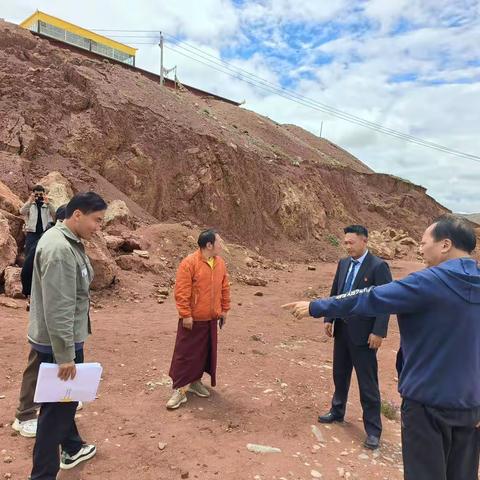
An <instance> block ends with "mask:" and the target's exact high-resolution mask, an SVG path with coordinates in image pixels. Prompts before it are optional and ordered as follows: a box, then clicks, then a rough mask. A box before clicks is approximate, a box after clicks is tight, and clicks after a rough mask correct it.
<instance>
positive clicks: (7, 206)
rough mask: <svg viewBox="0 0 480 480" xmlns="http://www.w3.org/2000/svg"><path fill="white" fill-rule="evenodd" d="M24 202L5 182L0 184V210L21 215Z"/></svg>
mask: <svg viewBox="0 0 480 480" xmlns="http://www.w3.org/2000/svg"><path fill="white" fill-rule="evenodd" d="M22 205H23V202H22V201H21V200H20V198H18V197H17V195H15V194H14V193H13V192H12V191H11V190H10V189H9V188H8V187H7V185H5V184H4V183H3V182H0V210H5V211H6V212H9V213H11V214H12V215H19V214H20V212H19V210H20V208H21V207H22Z"/></svg>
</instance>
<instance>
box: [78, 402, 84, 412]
mask: <svg viewBox="0 0 480 480" xmlns="http://www.w3.org/2000/svg"><path fill="white" fill-rule="evenodd" d="M82 409H83V402H78V407H77V412H78V411H79V410H82Z"/></svg>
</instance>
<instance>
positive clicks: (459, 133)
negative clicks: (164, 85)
mask: <svg viewBox="0 0 480 480" xmlns="http://www.w3.org/2000/svg"><path fill="white" fill-rule="evenodd" d="M36 8H39V9H42V10H45V11H46V12H48V13H51V14H53V15H57V16H60V17H62V18H65V19H67V20H70V21H73V22H75V23H79V24H81V25H82V26H85V27H87V28H102V29H107V28H111V29H132V30H136V29H145V30H150V29H151V30H163V31H164V32H166V33H167V34H169V35H172V36H175V37H177V38H181V39H182V40H184V41H187V42H188V43H189V44H191V45H193V46H195V47H196V48H200V49H201V50H202V51H205V52H207V53H209V54H211V55H214V56H216V57H219V58H222V59H223V60H226V61H228V62H229V63H231V64H232V65H234V66H236V67H240V68H243V69H245V70H247V71H249V72H252V73H254V74H255V75H258V76H259V77H262V78H265V79H266V80H268V81H269V82H271V83H272V84H274V85H277V86H281V87H283V88H288V89H289V90H292V91H293V92H295V93H296V94H299V95H303V96H305V97H308V98H310V99H312V100H314V101H316V102H323V103H325V104H328V105H331V106H333V107H335V108H338V109H341V110H345V111H347V112H349V113H351V114H353V115H356V116H359V117H362V118H365V119H367V120H369V121H372V122H376V123H381V124H383V125H385V126H386V127H388V128H392V129H395V130H399V131H401V132H404V133H407V134H412V135H419V136H422V137H424V138H425V139H426V140H429V141H432V142H435V143H439V144H442V145H446V146H448V147H451V148H453V149H457V150H461V151H465V152H468V153H473V154H476V155H480V142H479V141H478V133H477V132H478V126H477V124H478V112H479V111H480V49H479V48H478V45H479V44H480V2H479V1H477V0H328V1H322V2H319V1H318V0H296V1H292V0H262V1H249V0H202V2H198V1H197V0H176V1H175V2H171V1H167V0H156V1H155V0H139V1H138V2H136V5H135V9H133V10H132V9H131V8H130V7H129V6H128V5H127V4H126V3H124V2H116V1H114V0H104V1H103V2H95V1H94V0H85V1H84V2H83V3H82V6H81V8H79V5H78V3H76V2H65V1H60V0H36V1H32V0H18V1H16V2H10V4H8V5H5V6H3V7H2V16H4V17H5V18H6V19H7V20H10V21H15V22H18V21H21V20H22V19H23V18H25V17H26V16H28V15H29V14H30V13H31V12H32V11H34V10H35V9H36ZM124 35H126V34H124ZM119 40H121V41H124V42H125V43H129V42H133V41H138V42H145V40H140V39H138V40H136V39H132V38H126V37H125V38H123V39H121V38H119ZM153 43H154V42H153ZM168 43H169V42H168V41H167V45H168ZM171 46H173V45H171ZM138 48H139V53H138V64H139V65H140V66H142V67H144V68H147V69H150V70H153V71H158V68H159V67H158V46H156V45H138ZM166 65H167V67H168V66H173V65H178V72H179V77H180V80H181V81H184V82H185V83H188V84H191V85H196V86H198V87H199V88H203V89H205V90H210V91H214V92H217V93H219V94H221V95H224V96H228V97H231V98H235V99H238V100H244V99H245V100H246V107H247V108H250V109H253V110H255V111H257V112H259V113H261V114H264V115H268V116H270V117H271V118H272V119H274V120H276V121H278V122H280V123H295V124H298V125H300V126H302V127H304V128H306V129H308V130H310V131H312V132H314V133H317V134H318V131H319V125H320V123H321V122H322V121H323V122H324V132H325V135H326V137H327V138H329V139H330V140H332V141H334V142H336V143H338V144H339V145H341V146H342V147H343V148H346V149H347V150H349V151H351V152H352V153H353V154H355V155H357V156H358V157H359V158H360V159H361V160H362V161H364V162H365V163H367V164H368V165H369V166H370V167H372V168H373V169H375V170H376V171H379V172H385V173H391V174H394V175H398V176H400V177H404V178H406V179H408V180H410V181H412V182H415V183H418V184H421V185H423V186H425V187H427V189H428V193H429V194H430V195H432V196H434V197H435V198H436V199H437V200H439V201H440V202H441V203H443V204H445V205H446V206H447V207H449V208H451V209H453V210H455V211H465V212H474V211H476V212H480V195H479V194H478V190H479V188H478V185H479V184H480V162H474V161H471V160H467V159H461V158H457V157H452V156H448V155H445V154H442V153H440V152H436V151H433V150H429V149H424V148H421V147H418V146H414V145H411V144H406V143H404V142H401V141H399V140H396V139H393V138H390V137H387V136H383V135H380V134H378V133H375V132H372V131H370V130H366V129H364V128H362V127H360V126H357V125H353V124H349V123H347V122H345V121H342V120H339V119H336V118H334V117H331V116H328V115H326V114H323V113H321V112H318V111H317V110H312V109H310V108H308V107H306V106H302V105H299V104H297V103H294V102H291V101H289V100H287V99H285V98H282V97H279V96H277V95H275V94H273V93H272V92H267V91H265V90H262V89H261V88H258V87H254V86H253V85H249V84H247V83H245V82H242V81H241V80H239V79H232V78H231V77H229V76H227V75H226V74H222V73H219V72H216V71H213V70H212V69H211V68H209V67H207V66H205V65H202V64H200V63H198V62H196V61H194V60H192V59H188V58H186V57H184V56H182V55H181V54H180V53H179V51H178V50H177V51H172V50H169V51H167V52H166Z"/></svg>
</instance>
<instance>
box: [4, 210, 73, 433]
mask: <svg viewBox="0 0 480 480" xmlns="http://www.w3.org/2000/svg"><path fill="white" fill-rule="evenodd" d="M65 207H66V205H62V206H61V207H58V208H57V211H56V212H55V218H56V219H57V222H63V220H64V219H65ZM52 226H53V224H49V226H48V228H51V227H52ZM48 228H47V230H48ZM47 230H46V231H47ZM37 244H38V242H36V243H35V244H34V245H32V247H31V249H30V252H29V253H28V255H27V257H26V258H25V261H24V263H23V267H22V272H21V280H22V292H23V294H24V295H25V296H26V297H27V298H29V297H30V294H31V291H32V277H33V260H34V258H35V252H36V250H37ZM28 310H29V304H27V311H28ZM39 368H40V357H39V355H38V352H37V351H36V350H34V349H33V348H32V349H30V353H29V355H28V362H27V367H26V368H25V370H24V372H23V376H22V385H21V387H20V399H19V402H18V407H17V411H16V414H15V421H14V422H13V423H12V428H13V429H14V430H15V431H17V432H18V433H19V434H20V435H21V436H22V437H28V438H33V437H35V435H36V434H37V412H38V408H39V406H38V405H36V404H35V403H34V401H33V397H34V395H35V388H36V386H37V378H38V369H39Z"/></svg>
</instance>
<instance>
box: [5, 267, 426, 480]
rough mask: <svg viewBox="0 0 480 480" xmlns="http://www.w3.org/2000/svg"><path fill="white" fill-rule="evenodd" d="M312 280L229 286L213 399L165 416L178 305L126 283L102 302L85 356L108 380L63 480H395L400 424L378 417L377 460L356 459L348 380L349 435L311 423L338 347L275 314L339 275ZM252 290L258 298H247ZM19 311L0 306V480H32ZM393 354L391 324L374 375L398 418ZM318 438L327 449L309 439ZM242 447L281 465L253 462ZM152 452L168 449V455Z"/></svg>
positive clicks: (281, 275) (301, 273)
mask: <svg viewBox="0 0 480 480" xmlns="http://www.w3.org/2000/svg"><path fill="white" fill-rule="evenodd" d="M391 266H392V273H393V275H394V276H395V277H396V278H399V277H402V276H404V275H405V274H407V273H409V272H411V271H413V270H417V269H419V268H420V267H421V265H419V264H417V263H410V262H400V261H397V262H392V264H391ZM316 267H317V270H316V271H307V268H306V266H305V265H299V266H295V267H294V268H293V272H291V273H288V272H278V273H277V274H276V276H277V280H278V281H277V282H270V283H269V285H268V286H267V287H265V288H259V287H249V286H244V285H238V284H234V285H233V286H232V299H233V303H232V307H233V309H232V312H231V315H230V316H229V319H228V323H227V325H226V327H225V329H224V330H222V331H221V333H220V336H219V365H218V379H217V381H218V385H217V388H215V390H214V392H213V394H212V397H211V398H210V399H199V398H193V397H189V401H188V403H187V404H186V405H185V406H183V407H182V408H180V409H179V410H176V411H173V412H169V411H167V410H166V409H165V402H166V401H167V399H168V397H169V394H170V391H171V390H170V389H171V387H170V385H169V382H168V376H167V374H168V369H169V364H170V358H171V353H172V349H173V345H174V339H175V331H176V318H177V316H176V312H175V305H174V302H173V299H172V297H171V296H170V297H169V299H168V300H167V301H166V302H165V303H164V304H158V303H157V301H156V300H155V299H154V298H152V297H151V296H148V295H147V294H146V292H148V290H149V289H150V287H151V285H149V284H148V281H147V280H144V283H143V284H142V283H141V282H139V281H138V279H134V278H133V277H132V278H131V281H130V283H128V280H126V281H125V282H124V287H125V288H127V289H130V290H131V291H132V292H131V293H132V295H133V296H132V297H122V296H121V295H116V294H110V295H108V296H105V295H104V296H102V297H101V298H97V299H96V307H95V309H94V311H93V312H92V317H93V328H94V334H93V336H92V337H91V338H90V339H89V341H88V343H87V345H86V350H85V354H86V360H87V361H88V360H91V361H98V362H101V363H102V365H103V367H104V375H103V381H102V384H101V387H100V391H99V398H98V400H96V401H95V402H94V403H90V404H87V405H85V408H84V409H83V410H82V411H81V412H79V414H78V418H77V419H78V426H79V429H80V432H81V434H82V436H83V437H84V439H85V440H86V441H88V442H93V443H95V444H96V445H97V447H98V454H97V456H96V457H95V459H93V460H92V461H90V462H86V463H85V464H84V465H83V466H81V467H78V468H77V469H74V470H72V471H70V472H67V473H66V472H61V473H60V475H59V479H60V480H73V479H91V480H95V479H98V480H100V479H101V480H110V479H112V480H113V479H126V480H133V479H136V480H158V479H167V480H170V479H172V480H174V479H180V478H190V479H192V478H193V479H200V480H211V479H219V480H237V479H238V480H244V479H245V480H246V479H251V480H281V479H286V480H294V479H298V480H300V479H311V478H323V479H326V480H330V479H337V478H351V479H353V478H355V479H367V478H368V479H382V480H386V479H388V480H395V479H401V478H402V477H403V474H402V461H401V445H400V423H399V422H398V420H397V421H392V420H388V419H386V418H383V423H384V434H383V444H382V448H381V449H380V451H379V452H376V453H373V454H372V452H370V451H367V450H365V449H363V447H362V445H361V444H362V442H363V440H364V432H363V425H362V422H361V408H360V404H359V398H358V388H357V385H356V381H355V380H354V381H353V383H352V388H351V396H350V401H349V408H348V411H347V418H346V419H347V422H346V423H345V424H344V425H333V426H323V425H319V424H318V423H317V416H318V414H321V413H325V412H327V411H328V408H329V402H330V398H331V394H332V387H333V383H332V378H331V375H332V360H331V359H332V341H331V340H330V339H327V338H326V337H325V335H324V333H323V325H322V323H321V321H318V320H315V321H312V320H311V319H307V320H301V321H297V320H295V319H293V318H292V317H290V316H289V315H288V314H286V313H285V312H283V311H281V310H280V308H279V306H280V305H281V304H282V303H285V302H287V301H292V300H296V299H302V298H305V294H306V292H308V291H309V288H310V287H311V288H310V290H312V289H317V290H319V291H326V290H327V289H328V288H329V285H330V283H331V281H332V278H333V274H334V271H335V264H325V263H323V264H318V265H316ZM259 290H261V291H262V292H263V296H255V295H254V294H255V293H256V292H258V291H259ZM18 302H19V303H21V304H22V301H18ZM23 307H24V305H23V304H22V308H21V309H18V310H12V309H7V308H4V307H0V322H1V331H0V358H1V359H2V361H1V362H0V423H1V425H0V451H1V455H0V479H3V478H11V479H26V478H27V475H28V473H29V469H30V467H31V454H32V447H33V443H34V441H33V440H31V439H25V438H23V437H21V436H18V435H17V434H15V432H13V430H12V429H11V427H10V424H11V422H12V420H13V417H14V412H15V407H16V403H17V396H18V392H19V386H20V381H21V375H22V370H23V368H24V366H25V363H26V359H27V354H28V345H27V342H26V340H25V330H26V326H27V314H26V312H25V310H24V308H23ZM398 344H399V335H398V326H397V323H396V321H395V319H394V318H393V317H392V319H391V324H390V330H389V336H388V338H387V340H386V341H385V342H384V344H383V346H382V348H381V350H380V352H379V365H380V368H379V370H380V385H381V391H382V396H383V400H385V401H391V402H394V403H395V404H396V405H399V403H400V399H399V396H398V393H397V389H396V384H397V379H396V372H395V368H394V364H395V354H396V350H397V347H398ZM207 384H208V382H207ZM312 425H318V428H319V429H320V431H321V433H322V434H323V437H324V442H319V441H318V440H317V439H316V437H315V436H314V435H313V434H312V430H311V426H312ZM248 443H256V444H263V445H269V446H274V447H278V448H280V449H281V453H269V454H255V453H250V452H249V451H248V450H247V448H246V445H247V444H248ZM159 444H166V445H165V446H164V448H163V450H161V449H160V448H159ZM8 457H10V459H9V458H8ZM5 460H6V461H5ZM7 462H8V463H7ZM317 473H318V474H320V475H321V476H318V475H317ZM315 475H317V477H315Z"/></svg>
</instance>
